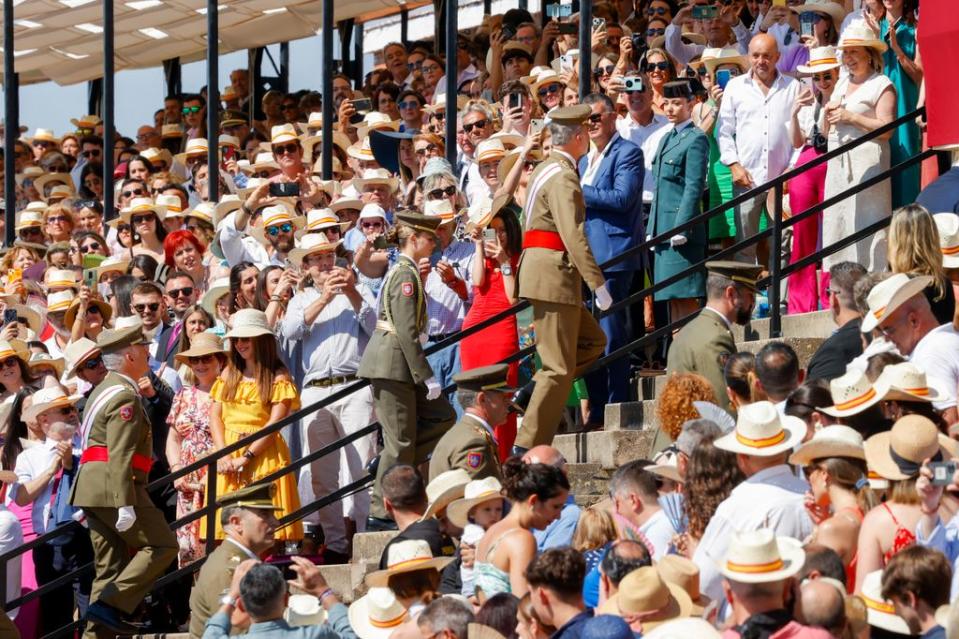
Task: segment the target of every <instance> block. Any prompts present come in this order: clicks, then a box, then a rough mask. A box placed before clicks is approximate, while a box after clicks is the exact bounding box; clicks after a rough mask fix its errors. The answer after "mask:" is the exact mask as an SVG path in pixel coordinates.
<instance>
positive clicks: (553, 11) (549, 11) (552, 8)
mask: <svg viewBox="0 0 959 639" xmlns="http://www.w3.org/2000/svg"><path fill="white" fill-rule="evenodd" d="M546 15H547V16H549V17H550V18H568V17H569V16H571V15H573V5H572V4H550V5H547V6H546Z"/></svg>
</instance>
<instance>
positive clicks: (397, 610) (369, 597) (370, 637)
mask: <svg viewBox="0 0 959 639" xmlns="http://www.w3.org/2000/svg"><path fill="white" fill-rule="evenodd" d="M348 616H349V619H350V626H352V627H353V631H354V632H355V633H356V634H357V636H358V637H360V639H389V636H390V635H391V634H393V631H394V630H396V628H397V627H398V626H400V625H401V624H402V623H403V622H404V621H407V620H408V619H409V613H407V611H406V608H404V607H403V605H402V604H401V603H400V602H399V601H397V600H396V595H395V594H393V591H392V590H390V589H389V588H370V590H369V592H367V593H366V594H365V595H363V596H362V597H360V598H359V599H357V600H356V601H354V602H353V603H352V604H350V610H349V613H348Z"/></svg>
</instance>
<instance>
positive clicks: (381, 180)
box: [353, 169, 399, 193]
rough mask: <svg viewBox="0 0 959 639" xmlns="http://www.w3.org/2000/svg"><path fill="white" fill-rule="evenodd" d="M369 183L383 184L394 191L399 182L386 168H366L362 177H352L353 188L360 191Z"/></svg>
mask: <svg viewBox="0 0 959 639" xmlns="http://www.w3.org/2000/svg"><path fill="white" fill-rule="evenodd" d="M370 184H383V185H385V186H388V187H389V188H390V190H391V191H396V188H397V185H398V184H399V182H398V181H397V179H396V178H395V177H393V176H391V175H390V172H389V171H387V170H386V169H366V170H365V171H363V176H362V177H358V178H353V188H355V189H356V190H357V191H359V192H360V193H362V192H363V189H364V188H365V187H366V186H368V185H370Z"/></svg>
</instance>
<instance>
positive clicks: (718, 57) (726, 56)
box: [702, 0, 831, 73]
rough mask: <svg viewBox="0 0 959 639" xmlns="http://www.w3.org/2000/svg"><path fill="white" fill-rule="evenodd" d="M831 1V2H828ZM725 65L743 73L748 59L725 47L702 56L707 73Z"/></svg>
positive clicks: (733, 49) (735, 49) (731, 48)
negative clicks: (736, 68)
mask: <svg viewBox="0 0 959 639" xmlns="http://www.w3.org/2000/svg"><path fill="white" fill-rule="evenodd" d="M830 1H831V0H830ZM726 64H735V65H736V66H738V67H739V68H740V69H742V70H743V71H745V70H746V69H748V68H749V59H748V58H747V57H746V56H744V55H743V54H742V53H740V52H739V49H737V48H736V47H726V48H723V49H719V50H717V51H714V52H713V55H711V56H709V57H706V55H705V54H703V61H702V65H703V66H705V67H706V70H707V71H709V73H715V72H716V67H721V66H723V65H726Z"/></svg>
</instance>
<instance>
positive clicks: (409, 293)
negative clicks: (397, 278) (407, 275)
mask: <svg viewBox="0 0 959 639" xmlns="http://www.w3.org/2000/svg"><path fill="white" fill-rule="evenodd" d="M402 291H403V295H405V296H406V297H413V282H403V288H402Z"/></svg>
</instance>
